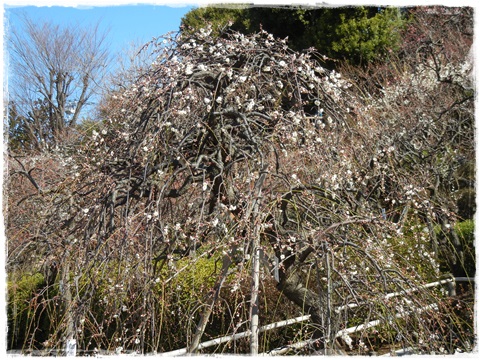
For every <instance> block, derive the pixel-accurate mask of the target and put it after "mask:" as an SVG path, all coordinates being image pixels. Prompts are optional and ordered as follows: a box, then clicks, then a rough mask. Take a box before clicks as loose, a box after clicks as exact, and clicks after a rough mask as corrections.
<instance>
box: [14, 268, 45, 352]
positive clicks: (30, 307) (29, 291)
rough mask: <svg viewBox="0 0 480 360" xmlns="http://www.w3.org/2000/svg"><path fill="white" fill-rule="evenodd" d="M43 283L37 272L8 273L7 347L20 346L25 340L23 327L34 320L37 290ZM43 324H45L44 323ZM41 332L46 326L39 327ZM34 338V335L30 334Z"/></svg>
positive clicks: (40, 275) (43, 280)
mask: <svg viewBox="0 0 480 360" xmlns="http://www.w3.org/2000/svg"><path fill="white" fill-rule="evenodd" d="M44 283H45V279H44V277H43V275H42V274H41V273H39V272H37V273H33V274H23V275H22V274H20V273H16V272H15V273H10V274H9V279H8V282H7V299H8V300H7V317H8V337H7V339H8V347H9V348H22V347H23V345H24V342H25V341H27V338H26V334H25V331H24V330H25V329H27V328H29V327H31V325H32V324H33V323H34V322H36V321H35V319H36V318H37V317H38V311H37V308H36V303H37V299H38V294H37V291H38V290H40V289H41V288H42V287H43V286H44ZM44 325H45V324H44ZM40 330H41V332H42V331H46V330H47V328H43V327H41V328H40ZM32 338H34V336H32Z"/></svg>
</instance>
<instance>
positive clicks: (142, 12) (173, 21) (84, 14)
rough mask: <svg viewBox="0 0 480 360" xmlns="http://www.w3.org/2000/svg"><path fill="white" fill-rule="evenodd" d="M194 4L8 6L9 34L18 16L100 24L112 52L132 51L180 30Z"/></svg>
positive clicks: (81, 23) (6, 32)
mask: <svg viewBox="0 0 480 360" xmlns="http://www.w3.org/2000/svg"><path fill="white" fill-rule="evenodd" d="M193 7H194V5H193V4H192V5H188V6H185V5H184V6H180V5H176V6H173V5H172V6H161V5H128V6H127V5H123V6H121V5H117V6H113V5H112V6H101V7H91V6H90V7H80V6H78V7H73V6H70V7H62V6H9V5H5V12H4V21H5V22H4V25H5V29H4V30H5V34H6V35H7V34H8V27H9V26H16V25H18V14H19V13H22V12H24V13H26V14H27V15H28V16H29V17H31V18H33V19H38V20H39V21H40V20H49V21H53V22H54V23H59V24H62V23H73V24H79V25H84V26H88V25H89V24H95V23H96V22H98V21H100V26H101V27H102V28H103V29H109V33H108V38H109V42H110V44H111V51H112V52H119V51H121V50H124V49H126V48H128V45H129V44H130V43H131V42H136V43H138V42H141V43H145V42H148V41H149V40H151V39H152V38H153V37H156V36H159V35H164V34H166V33H167V32H169V31H177V30H178V29H179V26H180V22H181V18H182V17H183V16H184V15H185V14H186V13H187V12H188V11H189V10H191V9H192V8H193Z"/></svg>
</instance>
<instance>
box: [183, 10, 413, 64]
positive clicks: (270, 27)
mask: <svg viewBox="0 0 480 360" xmlns="http://www.w3.org/2000/svg"><path fill="white" fill-rule="evenodd" d="M229 21H230V22H231V24H232V25H231V28H232V29H234V30H236V31H240V32H242V33H245V34H251V33H255V32H257V31H259V30H260V29H261V28H262V29H263V30H265V31H267V32H269V33H272V34H273V35H275V36H276V37H279V38H286V37H288V40H289V42H288V44H289V46H290V47H291V48H292V49H294V50H297V51H300V50H303V49H306V48H309V47H315V48H316V49H317V50H318V51H319V52H320V53H321V54H323V55H326V56H328V57H330V58H334V59H343V60H347V61H348V62H350V63H353V64H360V63H365V62H370V61H373V60H381V59H382V58H383V57H384V56H385V54H387V53H388V52H389V51H395V50H396V49H397V48H398V46H399V44H400V41H401V36H400V30H401V29H402V28H403V26H404V24H405V22H406V20H405V19H404V18H403V17H402V15H401V12H400V10H399V9H398V8H385V9H379V8H376V7H354V8H348V7H345V8H292V7H276V8H274V7H248V8H247V7H240V8H215V7H206V8H199V9H194V10H192V11H190V12H189V13H187V14H186V15H185V17H184V18H183V19H182V25H183V26H184V27H185V30H184V31H191V30H188V29H197V30H198V29H199V28H201V27H205V25H206V24H207V23H210V24H211V25H212V30H213V32H214V34H218V33H219V29H222V28H225V27H226V26H227V25H228V23H229Z"/></svg>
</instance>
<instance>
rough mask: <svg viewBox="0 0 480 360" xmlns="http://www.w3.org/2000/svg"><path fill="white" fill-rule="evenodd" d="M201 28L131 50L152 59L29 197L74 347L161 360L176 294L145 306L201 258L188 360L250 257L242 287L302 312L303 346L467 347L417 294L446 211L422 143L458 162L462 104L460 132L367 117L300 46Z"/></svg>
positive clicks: (393, 117)
mask: <svg viewBox="0 0 480 360" xmlns="http://www.w3.org/2000/svg"><path fill="white" fill-rule="evenodd" d="M210 32H211V29H202V30H200V31H198V32H196V33H193V34H188V35H187V34H183V35H181V36H179V37H168V36H167V37H164V38H159V39H157V40H155V41H153V42H151V43H150V44H148V45H147V46H145V48H144V50H143V51H146V52H149V53H153V54H154V55H155V56H156V59H155V61H154V62H153V63H152V64H151V66H150V67H149V68H143V69H137V70H136V73H135V76H136V80H135V81H133V82H132V83H131V84H129V85H128V86H126V87H119V88H118V89H117V90H115V91H112V92H111V93H109V94H108V95H107V97H106V98H105V100H104V102H103V103H102V109H101V110H102V114H103V116H104V121H103V123H102V126H101V127H100V128H99V129H97V130H96V131H94V132H93V134H92V138H91V140H90V141H89V142H88V143H87V144H85V146H83V147H82V148H81V149H79V150H78V153H76V154H75V155H74V156H71V157H70V158H69V159H68V162H67V164H66V165H65V167H64V174H65V177H64V181H62V184H61V185H60V186H59V187H58V188H57V190H56V191H55V192H54V193H51V194H47V196H50V200H49V203H50V204H52V205H51V206H50V207H48V208H46V209H45V210H44V212H43V213H42V218H43V219H44V220H43V221H42V222H41V232H42V234H43V238H44V239H45V243H46V245H45V246H48V248H49V249H53V252H55V253H56V254H57V256H59V257H61V258H62V259H63V260H62V261H63V262H68V264H69V268H68V274H67V275H65V276H64V277H63V278H62V281H63V283H62V286H66V285H67V284H69V285H70V288H71V296H70V298H69V299H68V302H69V304H68V306H67V311H70V319H71V321H72V323H73V324H74V325H73V327H74V328H75V329H76V330H77V334H78V337H79V338H80V337H82V339H83V340H82V341H84V343H85V346H86V347H89V346H91V347H93V346H98V347H100V346H105V347H108V348H113V349H115V348H116V349H117V350H118V351H121V350H122V349H137V350H139V351H161V350H162V349H163V350H165V349H168V347H167V346H166V345H165V344H162V343H161V338H162V337H166V336H168V335H165V334H166V331H167V330H166V329H165V328H164V325H163V324H164V323H165V324H166V323H167V319H168V318H169V317H172V319H177V317H176V316H179V313H178V312H177V311H173V310H175V309H176V306H177V305H178V306H179V308H180V305H179V304H180V301H185V299H183V300H182V297H181V295H180V294H179V295H176V296H177V297H176V298H177V299H178V300H177V301H178V303H177V304H171V303H168V301H167V300H166V297H164V295H160V296H159V295H158V294H165V293H166V292H171V293H175V291H178V289H182V287H179V286H178V285H177V288H175V285H174V279H175V278H177V277H178V276H180V275H179V274H181V273H182V272H185V271H188V268H195V269H198V266H197V265H198V264H199V263H200V262H201V261H203V259H207V258H212V259H216V260H215V269H214V271H212V273H211V274H209V276H208V279H209V281H208V282H206V283H204V284H202V285H201V286H200V287H199V288H198V289H199V290H198V291H199V292H200V293H201V294H203V295H202V296H203V297H202V298H201V299H199V300H198V302H197V303H196V304H194V305H192V307H191V308H189V309H188V313H187V314H185V319H188V320H187V321H185V322H182V323H181V324H182V326H185V327H187V328H188V330H187V331H186V334H187V339H185V342H184V343H183V344H185V345H186V346H187V351H189V352H195V351H196V350H197V348H198V345H199V343H200V341H201V340H202V339H204V338H205V334H206V332H208V329H209V319H212V317H213V316H215V306H216V305H217V302H219V301H224V302H225V301H227V300H225V299H226V298H225V297H222V295H221V292H222V288H224V287H225V286H226V285H227V284H228V285H229V286H230V288H231V292H232V293H234V292H235V291H240V290H239V289H241V287H242V286H245V282H247V286H250V281H251V277H250V276H251V273H252V272H251V270H250V266H251V263H252V259H254V258H256V259H260V261H261V266H260V267H258V268H257V272H261V273H262V276H260V277H259V278H260V280H261V284H260V285H262V284H264V283H266V282H268V281H273V282H274V283H275V284H276V287H277V289H278V290H279V291H280V293H281V294H282V296H284V297H285V298H286V299H288V300H289V301H290V302H292V303H293V304H295V305H296V306H297V307H298V310H299V311H300V312H301V313H305V314H310V315H311V320H310V325H311V329H312V331H311V332H310V333H309V339H310V340H311V341H310V343H309V344H310V345H311V346H312V347H314V348H325V349H330V348H335V347H337V346H339V345H342V344H343V345H344V346H345V347H347V348H348V347H349V348H350V349H352V350H355V351H358V353H363V352H365V351H368V350H369V349H371V348H374V347H375V346H376V345H378V344H374V343H373V342H370V341H371V339H372V334H374V335H375V337H376V338H377V339H381V340H382V341H384V342H387V343H388V344H390V345H391V346H392V347H393V346H395V344H397V343H399V344H415V345H416V346H419V347H420V348H421V349H423V350H425V351H436V352H442V351H447V350H452V349H454V348H463V349H469V346H471V344H472V341H473V340H472V338H471V335H472V334H471V330H472V328H473V326H470V325H472V324H473V323H468V322H467V323H466V329H467V330H465V327H461V326H460V325H458V321H456V320H457V317H456V316H455V313H454V312H453V310H452V308H450V307H449V306H448V301H447V300H446V295H445V293H444V292H442V291H432V290H429V289H421V288H417V286H418V285H420V284H424V283H427V282H429V281H431V280H436V279H438V278H439V277H441V276H442V274H441V273H440V269H439V265H438V253H436V247H435V246H434V245H435V243H434V242H433V237H434V230H432V229H433V228H434V227H435V226H436V225H437V224H438V219H442V224H443V225H446V224H450V223H451V224H454V223H455V221H456V216H455V209H454V208H452V207H451V204H449V203H447V202H445V203H443V202H440V200H439V198H438V197H433V198H432V194H431V191H429V189H430V188H431V187H432V186H433V185H434V184H435V183H436V181H437V180H438V174H437V173H436V172H435V171H436V168H435V162H436V161H437V162H438V161H440V162H441V160H443V159H448V157H447V158H445V156H448V155H445V154H443V153H442V152H441V150H440V149H439V146H440V145H439V144H440V143H441V144H443V146H448V147H449V148H451V151H454V149H458V151H465V152H468V151H471V149H473V144H472V143H471V141H472V126H473V123H470V122H469V120H468V119H470V120H471V119H472V116H473V115H472V110H471V106H472V103H471V102H472V100H471V99H468V98H466V99H464V101H462V102H456V103H454V104H452V106H451V108H449V110H452V109H455V113H457V114H460V113H461V114H463V115H462V116H465V123H464V125H465V126H462V127H455V128H454V127H452V126H453V125H452V124H453V122H454V120H453V119H452V120H450V117H449V116H450V115H445V114H442V115H441V116H433V115H432V114H431V113H430V114H425V115H424V116H423V117H422V119H423V120H422V122H420V123H419V122H418V121H417V119H415V118H404V117H401V116H398V114H393V113H392V114H389V113H388V112H385V113H382V112H381V109H383V105H382V101H384V102H385V101H387V95H388V94H387V95H386V97H385V98H384V99H380V100H378V99H376V101H371V100H368V101H367V100H365V99H362V98H360V97H359V96H358V95H357V92H356V89H355V87H354V86H353V84H352V83H350V82H349V81H347V80H345V79H343V78H342V76H341V75H340V74H339V73H337V72H334V71H327V70H325V69H324V68H322V67H321V66H320V65H319V64H318V63H317V62H316V60H315V59H316V57H317V56H318V55H317V54H316V53H315V51H313V50H308V51H305V52H302V53H298V52H294V51H292V50H290V49H289V48H288V45H287V44H286V41H284V40H279V39H275V38H274V37H273V36H271V35H269V34H268V33H266V32H260V33H256V34H253V35H249V36H245V35H242V34H239V33H234V32H232V33H230V32H228V33H226V34H225V35H224V36H222V37H212V36H211V35H210ZM407 80H408V81H409V82H411V79H407ZM409 89H410V90H411V91H413V90H414V89H412V88H409ZM423 90H424V89H419V91H423ZM426 91H431V92H433V93H434V92H435V91H436V85H435V84H433V85H432V88H429V89H426ZM390 95H391V94H390ZM390 95H389V96H390ZM413 96H414V97H415V96H417V95H413ZM388 99H390V101H391V103H394V102H395V101H396V100H395V98H394V97H389V98H388ZM391 99H393V100H391ZM377 115H378V116H377ZM380 115H381V116H380ZM447 119H448V120H447ZM449 131H455V137H452V136H447V133H448V132H449ZM442 134H443V135H442ZM440 135H442V136H440ZM459 143H461V144H462V147H461V148H460V147H458V144H459ZM409 144H417V145H415V147H412V146H413V145H411V146H410V145H409ZM424 147H428V149H430V150H428V151H431V152H432V153H430V152H429V153H428V156H427V154H426V153H425V151H426V150H425V148H424ZM411 159H415V161H411ZM427 160H428V161H429V164H431V167H427V166H425V164H426V163H425V161H427ZM43 196H46V195H45V194H44V195H43ZM257 265H258V263H257ZM186 269H187V270H186ZM254 285H255V284H254ZM190 286H191V287H192V286H198V285H195V282H191V283H190ZM258 288H259V287H258V286H252V289H253V290H252V295H249V294H248V293H247V294H246V295H245V294H244V295H243V297H242V298H241V303H240V304H236V305H235V304H227V305H226V306H227V307H228V309H233V308H235V309H238V308H240V307H242V306H243V308H244V309H245V308H246V309H250V315H247V317H246V318H243V320H242V319H240V320H239V321H238V322H236V320H235V322H234V321H233V320H232V326H230V327H228V330H229V331H230V332H234V331H238V330H239V329H241V328H244V329H248V328H249V326H250V325H249V324H250V320H251V316H252V315H254V314H256V313H258V308H256V307H255V306H256V305H255V302H254V301H251V303H250V304H248V301H249V300H251V299H252V298H254V297H255V295H256V294H255V292H256V291H258V290H257V289H258ZM260 288H261V286H260ZM183 289H184V288H183ZM195 289H196V288H195ZM412 289H416V290H414V291H412ZM183 291H188V290H185V289H184V290H183ZM401 291H404V295H403V296H401V297H386V296H385V295H386V294H387V293H392V292H401ZM464 306H465V305H464ZM164 309H172V311H168V312H165V311H164ZM183 309H185V308H183ZM439 309H441V311H439ZM179 311H180V310H179ZM182 311H184V310H182ZM229 311H231V314H232V315H231V316H232V318H235V316H240V315H235V314H237V313H236V310H235V311H232V310H229ZM398 314H401V317H399V316H398ZM259 315H260V319H261V313H260V314H259ZM242 316H243V315H242ZM372 320H380V321H381V323H382V325H381V326H380V327H379V328H369V327H365V328H364V329H363V330H362V331H361V332H359V333H358V334H357V335H358V337H357V338H356V339H355V341H353V340H352V338H351V337H350V336H348V334H346V333H345V334H343V333H342V330H344V329H346V328H348V327H351V326H355V325H360V324H366V323H368V322H369V321H372ZM382 321H383V322H382ZM174 322H175V320H174V321H173V323H174ZM469 324H470V325H469ZM464 325H465V324H462V326H464ZM168 331H171V329H169V330H168ZM52 336H53V338H55V336H56V335H55V334H53V335H52ZM339 337H340V338H341V339H340V340H339V339H338V338H339ZM109 339H111V340H109ZM113 339H116V340H113ZM342 339H343V340H342ZM378 341H380V340H378ZM172 347H173V348H172ZM170 349H172V350H173V349H175V345H171V347H170ZM445 349H446V350H445ZM252 350H253V349H252ZM257 350H260V351H261V350H270V349H268V348H263V347H260V349H255V350H254V351H257Z"/></svg>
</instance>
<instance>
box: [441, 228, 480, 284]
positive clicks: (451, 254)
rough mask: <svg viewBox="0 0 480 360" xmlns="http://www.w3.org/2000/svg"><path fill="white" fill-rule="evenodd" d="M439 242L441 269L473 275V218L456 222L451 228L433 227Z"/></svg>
mask: <svg viewBox="0 0 480 360" xmlns="http://www.w3.org/2000/svg"><path fill="white" fill-rule="evenodd" d="M435 233H436V237H437V239H438V241H439V242H440V244H441V252H442V253H443V254H442V256H441V259H442V263H441V265H442V269H443V270H444V271H449V272H451V273H452V274H453V275H454V276H460V277H461V276H469V277H474V276H475V270H476V265H475V224H474V221H473V220H465V221H461V222H458V223H456V224H455V225H454V226H453V228H447V229H442V227H441V226H439V225H438V226H436V227H435Z"/></svg>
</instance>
